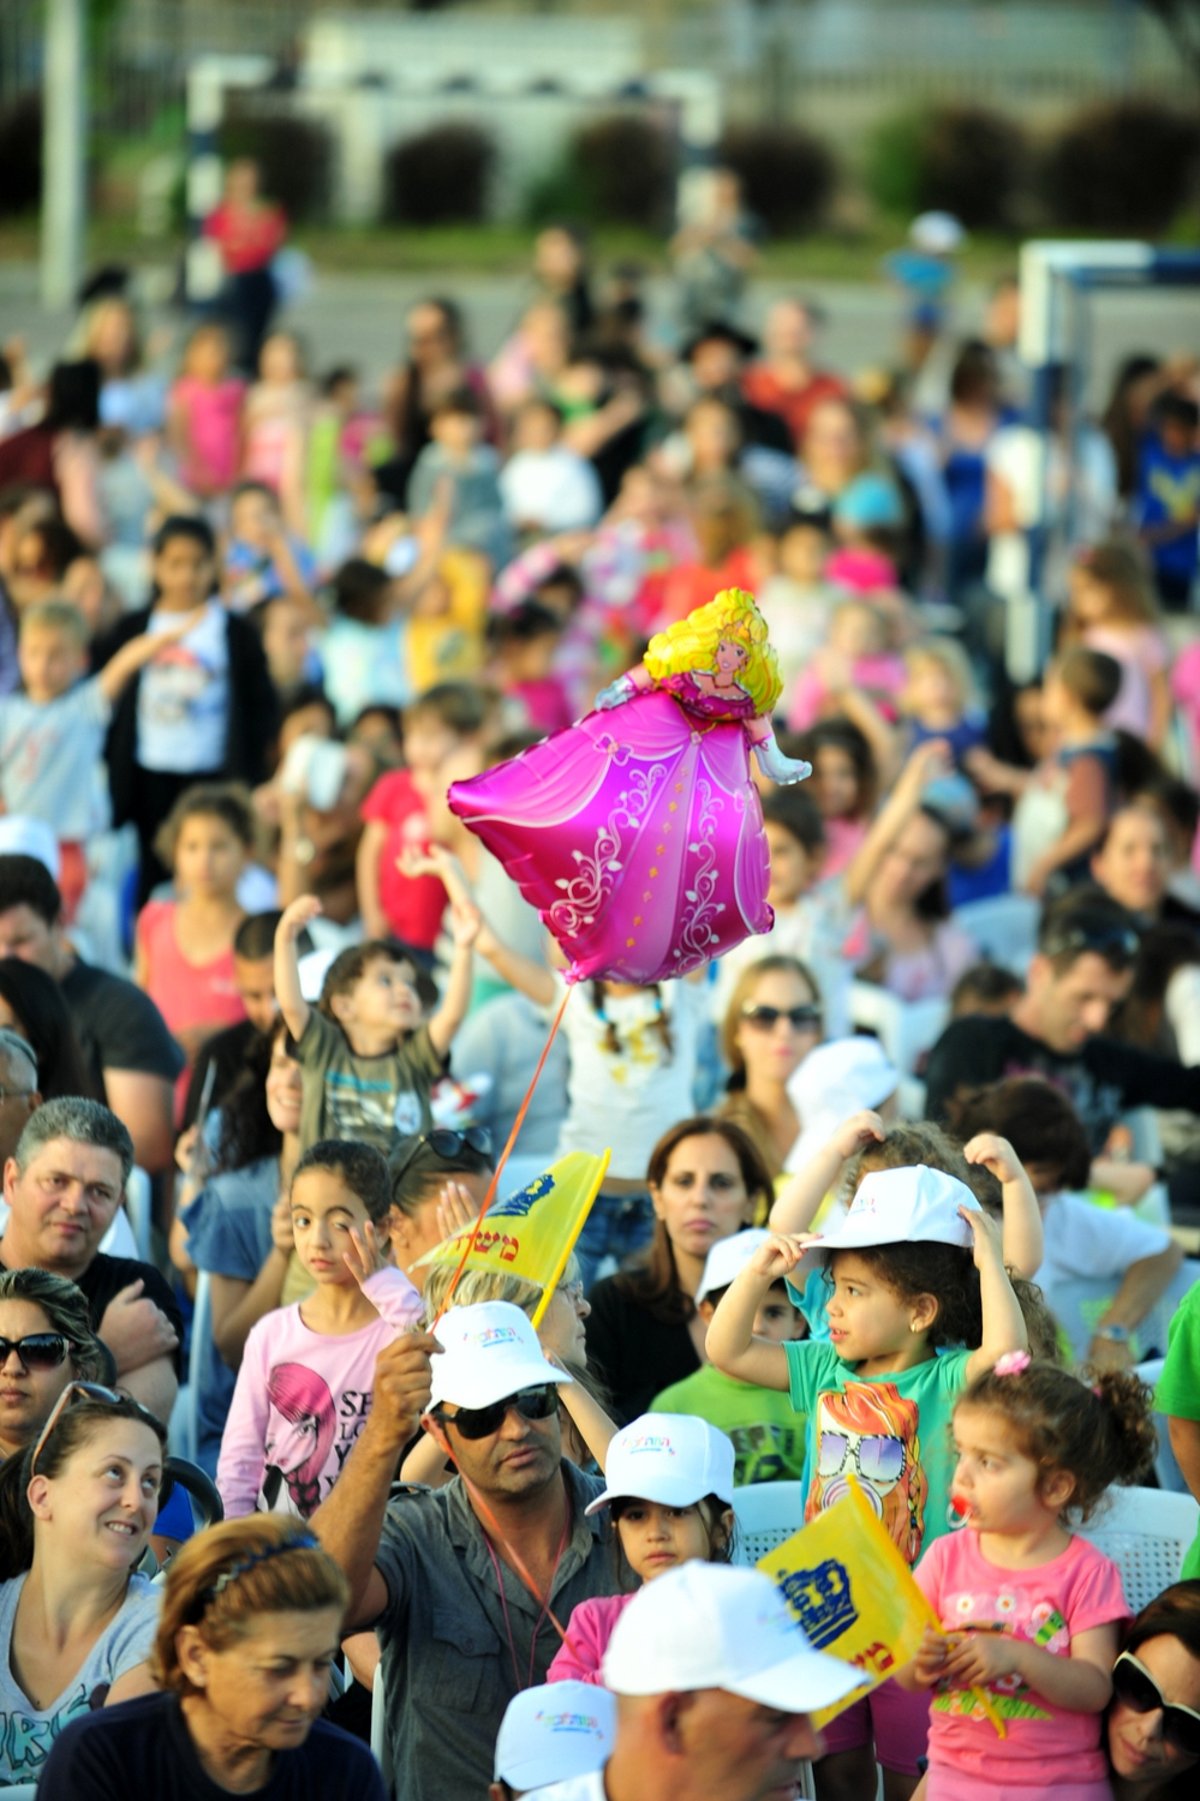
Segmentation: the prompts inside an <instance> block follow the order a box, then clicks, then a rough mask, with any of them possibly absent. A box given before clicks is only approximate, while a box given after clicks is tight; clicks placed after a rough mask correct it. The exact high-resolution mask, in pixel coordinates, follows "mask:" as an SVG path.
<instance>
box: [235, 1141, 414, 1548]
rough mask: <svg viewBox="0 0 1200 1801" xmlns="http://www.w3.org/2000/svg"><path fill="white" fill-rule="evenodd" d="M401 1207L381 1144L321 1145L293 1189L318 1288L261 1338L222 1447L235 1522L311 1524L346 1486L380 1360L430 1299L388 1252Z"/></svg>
mask: <svg viewBox="0 0 1200 1801" xmlns="http://www.w3.org/2000/svg"><path fill="white" fill-rule="evenodd" d="M390 1204H391V1189H390V1184H389V1181H388V1171H387V1164H386V1162H385V1161H384V1159H383V1156H382V1155H381V1153H380V1152H379V1151H377V1150H374V1149H373V1148H372V1147H371V1146H370V1145H365V1144H354V1143H351V1142H350V1141H349V1140H348V1139H342V1138H322V1139H319V1140H318V1141H317V1143H316V1144H314V1145H313V1146H311V1148H310V1149H309V1150H307V1151H305V1153H304V1155H303V1156H302V1157H301V1159H300V1161H299V1163H297V1165H296V1172H295V1174H294V1175H293V1177H292V1186H291V1217H292V1238H293V1241H294V1243H295V1247H296V1254H297V1256H298V1257H299V1259H300V1262H301V1263H302V1264H303V1265H304V1268H305V1269H306V1270H307V1271H308V1273H309V1275H310V1276H311V1277H312V1279H313V1281H314V1282H315V1283H316V1288H315V1289H314V1290H313V1292H312V1294H310V1295H309V1297H308V1298H307V1300H304V1301H298V1302H296V1303H295V1305H293V1306H291V1307H279V1308H277V1309H276V1310H275V1312H273V1313H268V1314H266V1315H265V1316H264V1317H263V1318H262V1319H260V1320H259V1322H258V1324H257V1325H256V1326H254V1327H252V1328H251V1331H250V1336H249V1337H248V1338H247V1340H246V1349H245V1351H244V1352H243V1355H242V1364H241V1368H240V1369H239V1371H238V1379H237V1386H236V1387H235V1389H234V1391H233V1401H232V1404H231V1406H230V1409H229V1419H228V1421H227V1423H226V1426H225V1434H224V1437H223V1439H222V1441H221V1456H220V1461H219V1462H218V1464H217V1487H218V1488H219V1489H220V1491H221V1499H222V1500H223V1501H224V1503H225V1515H226V1518H234V1517H237V1516H238V1515H241V1514H246V1513H253V1512H255V1511H256V1510H257V1511H259V1512H282V1513H299V1514H302V1515H303V1516H304V1517H305V1518H306V1519H307V1517H308V1516H309V1514H311V1513H314V1512H315V1511H316V1509H317V1508H318V1507H319V1506H320V1504H321V1502H322V1501H324V1500H325V1499H326V1497H327V1496H328V1494H329V1491H330V1489H331V1488H332V1487H333V1485H334V1483H335V1482H336V1481H337V1478H338V1475H339V1473H340V1471H341V1469H342V1466H343V1464H344V1463H345V1461H346V1458H347V1457H348V1456H349V1454H350V1451H351V1449H352V1448H353V1445H354V1441H355V1440H356V1438H357V1437H358V1435H359V1433H360V1432H361V1431H362V1428H363V1425H364V1423H365V1421H366V1417H367V1414H368V1413H369V1411H370V1408H371V1396H372V1390H373V1388H374V1382H375V1359H376V1358H377V1357H378V1355H379V1353H380V1351H382V1350H383V1349H384V1348H385V1346H387V1345H389V1344H391V1343H392V1341H393V1339H395V1338H396V1337H397V1336H398V1335H399V1334H400V1333H402V1332H407V1331H408V1330H409V1328H410V1327H411V1326H413V1325H414V1324H415V1323H416V1321H417V1320H418V1319H419V1318H420V1316H421V1297H420V1295H419V1294H418V1293H417V1291H416V1289H415V1288H414V1287H413V1285H412V1283H411V1282H410V1281H409V1279H408V1277H407V1276H405V1275H402V1274H401V1272H400V1271H399V1270H397V1269H392V1268H390V1267H389V1266H388V1265H387V1264H386V1263H385V1262H384V1259H383V1255H382V1253H381V1251H380V1245H381V1243H383V1242H385V1240H384V1238H383V1226H384V1222H385V1221H386V1219H387V1215H388V1208H389V1206H390Z"/></svg>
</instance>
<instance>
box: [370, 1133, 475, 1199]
mask: <svg viewBox="0 0 1200 1801" xmlns="http://www.w3.org/2000/svg"><path fill="white" fill-rule="evenodd" d="M425 1150H429V1151H432V1152H433V1154H434V1156H435V1157H461V1156H462V1154H463V1151H464V1150H468V1151H474V1152H475V1153H476V1154H477V1155H478V1156H480V1157H490V1156H491V1154H492V1135H491V1133H490V1132H489V1131H488V1129H487V1127H486V1126H466V1127H464V1128H463V1130H462V1131H461V1132H456V1131H455V1130H454V1128H453V1127H452V1126H434V1128H433V1130H432V1131H431V1132H422V1133H421V1136H420V1137H419V1138H417V1139H414V1141H413V1143H412V1144H410V1145H409V1147H408V1150H407V1151H406V1152H405V1154H404V1158H403V1160H402V1161H401V1162H400V1163H398V1164H397V1165H396V1167H395V1168H394V1169H393V1171H392V1187H393V1188H395V1187H396V1185H397V1183H398V1182H399V1181H400V1180H401V1178H402V1177H403V1176H404V1175H405V1174H406V1173H407V1171H408V1170H409V1169H410V1168H411V1166H412V1165H413V1164H414V1163H415V1162H416V1160H417V1158H418V1157H419V1156H420V1155H421V1152H422V1151H425Z"/></svg>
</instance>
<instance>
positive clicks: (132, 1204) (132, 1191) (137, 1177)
mask: <svg viewBox="0 0 1200 1801" xmlns="http://www.w3.org/2000/svg"><path fill="white" fill-rule="evenodd" d="M150 1199H151V1195H150V1178H149V1176H148V1175H147V1174H146V1172H145V1170H144V1169H139V1168H138V1166H137V1164H136V1163H135V1164H134V1166H133V1168H132V1169H131V1170H130V1172H129V1180H128V1182H126V1184H125V1211H126V1213H127V1214H128V1215H129V1223H130V1225H131V1226H132V1227H133V1236H134V1238H135V1240H136V1242H137V1250H136V1251H135V1252H134V1255H135V1256H136V1257H140V1258H141V1260H142V1262H143V1263H153V1261H154V1259H153V1257H152V1256H151V1254H150Z"/></svg>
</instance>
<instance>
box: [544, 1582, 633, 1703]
mask: <svg viewBox="0 0 1200 1801" xmlns="http://www.w3.org/2000/svg"><path fill="white" fill-rule="evenodd" d="M632 1600H633V1596H632V1595H597V1596H596V1597H595V1599H594V1600H591V1601H581V1602H580V1603H579V1605H578V1607H576V1608H575V1610H574V1612H573V1613H572V1615H571V1618H570V1621H569V1622H568V1625H567V1636H566V1638H565V1639H564V1640H563V1643H562V1644H561V1645H560V1646H559V1647H558V1650H557V1651H556V1652H555V1653H554V1657H553V1660H552V1662H551V1664H550V1668H549V1669H548V1670H547V1671H546V1680H547V1682H591V1683H594V1684H595V1686H596V1687H597V1688H600V1687H603V1678H602V1677H601V1675H600V1663H601V1659H602V1658H603V1656H604V1653H605V1651H606V1650H607V1649H608V1641H609V1639H610V1638H611V1637H612V1635H613V1628H614V1627H615V1626H616V1623H617V1621H618V1620H619V1619H620V1617H621V1615H622V1614H623V1613H624V1611H625V1609H626V1608H627V1607H628V1606H629V1603H630V1602H631V1601H632Z"/></svg>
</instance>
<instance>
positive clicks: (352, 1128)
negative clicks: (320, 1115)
mask: <svg viewBox="0 0 1200 1801" xmlns="http://www.w3.org/2000/svg"><path fill="white" fill-rule="evenodd" d="M421 1120H422V1113H421V1100H420V1096H419V1095H417V1094H415V1093H414V1092H413V1090H412V1089H411V1088H401V1089H399V1090H398V1091H397V1088H396V1079H395V1077H394V1076H379V1077H376V1078H374V1079H371V1078H368V1077H366V1076H360V1075H358V1074H357V1073H356V1071H354V1070H352V1069H331V1070H329V1071H327V1072H326V1076H325V1121H326V1125H325V1133H326V1136H327V1137H329V1138H366V1139H367V1140H368V1142H369V1143H371V1144H379V1143H380V1141H382V1144H383V1145H384V1146H386V1145H388V1144H390V1142H391V1139H392V1135H393V1133H395V1132H399V1133H400V1134H401V1136H402V1137H405V1138H407V1137H411V1136H412V1135H413V1134H414V1133H416V1132H419V1131H420V1130H421Z"/></svg>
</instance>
